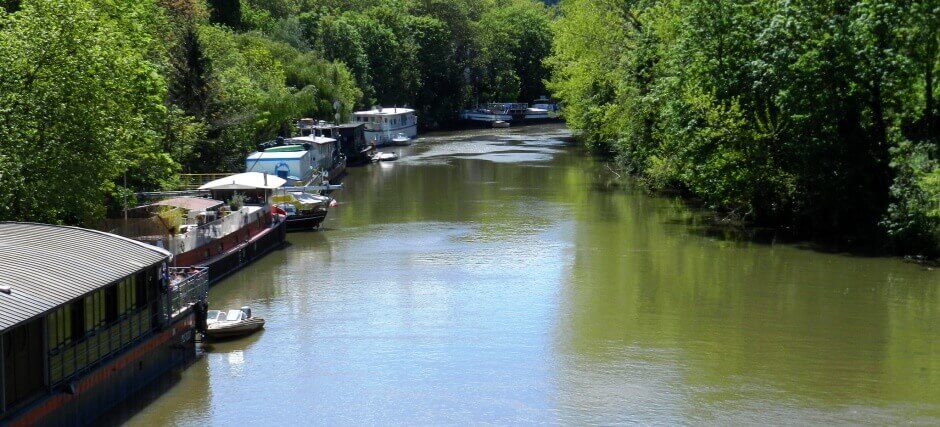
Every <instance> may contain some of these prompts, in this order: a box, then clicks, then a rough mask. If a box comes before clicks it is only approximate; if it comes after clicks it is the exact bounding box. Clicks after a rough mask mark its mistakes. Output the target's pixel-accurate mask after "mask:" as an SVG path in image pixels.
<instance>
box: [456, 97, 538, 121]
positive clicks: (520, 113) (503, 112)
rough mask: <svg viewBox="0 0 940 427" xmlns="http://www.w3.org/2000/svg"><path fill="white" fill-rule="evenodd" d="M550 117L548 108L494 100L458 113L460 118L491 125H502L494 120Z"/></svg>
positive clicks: (527, 119) (523, 119)
mask: <svg viewBox="0 0 940 427" xmlns="http://www.w3.org/2000/svg"><path fill="white" fill-rule="evenodd" d="M539 105H540V106H542V104H539ZM550 118H551V116H550V115H549V110H547V109H545V108H540V107H539V106H533V107H530V106H529V104H526V103H520V102H494V103H489V104H485V105H483V106H478V107H476V108H473V109H469V110H464V111H462V112H461V113H460V119H461V120H467V121H475V122H489V123H493V124H494V126H493V127H503V126H496V125H495V123H496V122H507V123H509V122H513V123H535V122H540V121H545V120H549V119H550Z"/></svg>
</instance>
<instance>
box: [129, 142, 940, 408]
mask: <svg viewBox="0 0 940 427" xmlns="http://www.w3.org/2000/svg"><path fill="white" fill-rule="evenodd" d="M386 151H396V152H399V153H400V154H401V155H402V160H399V161H397V162H393V163H383V164H375V165H371V166H366V167H362V168H353V169H351V170H350V171H349V175H348V176H347V177H346V179H345V181H344V186H345V189H344V190H342V191H338V192H336V193H334V196H335V197H336V198H337V199H338V200H339V202H340V204H339V206H338V207H337V208H336V209H334V210H332V211H331V212H330V215H329V217H328V218H327V220H326V222H325V223H324V225H323V228H322V229H321V230H320V231H315V232H304V233H292V234H289V235H288V240H289V242H290V245H289V246H288V247H286V248H285V249H283V250H279V251H276V252H274V253H272V254H270V255H268V256H267V257H265V258H264V259H262V260H260V261H258V262H256V263H254V264H252V265H251V266H249V267H248V268H246V269H244V270H243V271H241V272H239V273H238V274H236V275H234V276H232V277H231V278H229V279H227V280H225V281H224V282H221V283H220V284H218V285H216V286H215V287H213V288H212V290H211V292H210V304H211V306H212V307H213V308H223V309H224V308H236V307H238V306H242V305H249V306H251V307H252V309H253V311H254V313H255V315H258V316H262V317H264V318H266V319H267V324H266V325H265V330H264V331H263V332H262V333H259V334H256V335H254V336H251V337H248V338H244V339H241V340H237V341H232V342H226V343H219V344H214V345H212V346H211V347H206V348H205V357H203V358H202V359H200V360H199V361H197V362H196V363H195V364H194V365H193V366H192V367H190V368H189V369H188V370H186V371H185V372H184V373H183V378H182V380H181V381H180V383H178V384H177V385H176V386H175V387H174V388H173V389H171V390H170V391H169V392H167V393H166V394H164V395H163V397H161V398H160V399H159V400H157V401H156V402H154V403H153V404H151V405H150V406H148V407H147V408H146V409H145V410H144V411H143V412H141V413H140V414H138V415H137V416H136V417H134V418H133V419H131V420H130V424H131V425H142V426H143V425H147V426H149V425H157V424H159V425H164V424H176V425H187V426H188V425H192V426H196V425H199V426H206V425H218V426H223V425H245V426H253V425H288V424H292V425H308V424H326V425H350V424H398V425H401V424H408V425H413V424H468V423H473V424H536V423H548V424H570V425H584V424H622V423H641V424H702V423H706V424H764V423H773V424H795V425H804V424H878V425H887V424H901V423H914V424H934V425H936V424H940V336H938V332H940V302H938V289H940V273H938V272H937V271H934V270H931V269H929V268H927V267H923V266H919V265H916V264H912V263H908V262H905V261H903V260H900V259H890V258H864V257H853V256H849V255H842V254H828V253H822V252H817V251H814V250H811V249H807V248H802V247H799V246H794V245H785V244H772V243H750V242H747V241H740V240H735V239H727V238H720V237H715V234H714V233H707V232H705V231H703V230H704V228H703V227H701V226H700V224H701V222H700V221H699V220H697V219H696V218H697V215H696V214H695V213H693V212H690V211H689V210H688V209H687V208H685V207H684V206H683V205H682V204H681V203H679V202H677V201H675V200H672V199H666V198H655V197H650V196H648V195H645V194H643V193H642V192H641V191H638V190H633V189H630V188H628V187H624V186H623V185H620V184H619V180H618V179H617V177H616V175H615V174H614V173H612V172H611V171H610V170H609V169H607V168H606V167H604V166H603V164H601V163H598V162H597V161H595V160H594V159H592V158H590V157H589V156H587V155H586V154H585V153H583V152H582V151H581V150H579V149H578V148H577V147H576V144H574V143H572V142H571V136H570V134H569V132H568V131H567V130H565V129H564V128H563V127H562V126H560V125H544V126H534V127H527V128H519V129H516V128H512V129H503V130H484V131H480V130H478V131H465V132H459V133H449V134H432V135H428V136H424V137H422V138H420V139H418V140H417V141H416V142H415V143H414V144H413V145H412V146H409V147H404V148H391V149H387V150H386Z"/></svg>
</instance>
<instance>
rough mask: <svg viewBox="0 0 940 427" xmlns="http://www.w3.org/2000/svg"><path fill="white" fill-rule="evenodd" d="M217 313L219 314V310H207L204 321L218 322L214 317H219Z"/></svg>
mask: <svg viewBox="0 0 940 427" xmlns="http://www.w3.org/2000/svg"><path fill="white" fill-rule="evenodd" d="M219 313H221V311H219V310H209V311H207V312H206V319H209V320H218V319H216V317H219Z"/></svg>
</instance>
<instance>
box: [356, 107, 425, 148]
mask: <svg viewBox="0 0 940 427" xmlns="http://www.w3.org/2000/svg"><path fill="white" fill-rule="evenodd" d="M352 124H364V125H365V137H366V143H368V144H372V145H374V146H376V147H379V146H383V145H388V144H391V143H392V139H393V138H395V137H396V136H397V135H398V134H399V133H401V134H404V136H406V137H408V138H414V137H415V136H417V135H418V116H416V115H415V110H412V109H410V108H398V107H394V108H382V107H375V108H373V109H371V110H367V111H356V112H354V113H353V121H352Z"/></svg>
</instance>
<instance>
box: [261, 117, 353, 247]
mask: <svg viewBox="0 0 940 427" xmlns="http://www.w3.org/2000/svg"><path fill="white" fill-rule="evenodd" d="M301 138H306V139H307V140H308V141H306V142H298V140H297V139H278V140H277V141H276V142H275V143H274V144H273V145H272V146H268V145H259V146H258V148H259V149H261V150H264V151H259V152H255V153H251V154H250V155H248V157H247V158H246V159H245V169H246V170H247V171H249V172H261V173H266V174H269V175H277V177H279V178H281V179H284V180H285V182H286V183H285V185H284V186H282V187H280V188H277V189H275V191H274V192H273V193H272V195H271V197H270V198H269V201H270V202H271V203H272V204H274V205H276V206H277V207H278V208H279V209H281V210H282V211H284V214H285V215H286V217H287V218H286V221H287V231H299V230H310V229H314V228H319V227H320V224H321V223H322V222H323V220H324V219H326V214H327V212H328V209H329V207H330V206H332V204H333V199H332V198H330V197H327V196H321V195H320V194H319V193H320V192H321V191H324V189H329V188H332V186H331V185H330V184H329V179H330V178H331V177H336V173H335V171H336V169H337V168H343V169H344V168H345V162H341V163H339V166H334V167H333V169H332V171H333V173H330V172H328V171H326V170H323V169H318V168H317V166H319V165H314V164H313V162H312V160H311V158H314V157H318V158H320V159H329V158H331V157H334V158H335V153H337V152H338V151H335V150H332V149H327V148H329V147H332V146H333V144H332V143H331V142H329V141H327V140H330V141H334V140H331V139H330V138H323V137H312V136H309V137H301ZM316 141H320V142H322V143H321V144H317V142H316ZM321 147H322V148H323V150H319V148H321ZM311 153H316V154H311ZM323 164H327V162H323V163H321V164H320V165H323ZM340 170H342V169H340ZM292 172H296V175H292V174H291V173H292ZM297 175H299V176H297Z"/></svg>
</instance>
